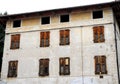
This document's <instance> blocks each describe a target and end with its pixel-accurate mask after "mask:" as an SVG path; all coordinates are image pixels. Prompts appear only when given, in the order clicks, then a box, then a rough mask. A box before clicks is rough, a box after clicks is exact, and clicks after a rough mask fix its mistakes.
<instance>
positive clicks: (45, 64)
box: [39, 59, 49, 76]
mask: <svg viewBox="0 0 120 84" xmlns="http://www.w3.org/2000/svg"><path fill="white" fill-rule="evenodd" d="M48 75H49V59H40V61H39V76H48Z"/></svg>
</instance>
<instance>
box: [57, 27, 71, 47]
mask: <svg viewBox="0 0 120 84" xmlns="http://www.w3.org/2000/svg"><path fill="white" fill-rule="evenodd" d="M67 39H68V40H67ZM62 41H63V42H62ZM59 42H60V43H59V45H61V46H64V45H70V30H69V29H65V30H60V31H59Z"/></svg>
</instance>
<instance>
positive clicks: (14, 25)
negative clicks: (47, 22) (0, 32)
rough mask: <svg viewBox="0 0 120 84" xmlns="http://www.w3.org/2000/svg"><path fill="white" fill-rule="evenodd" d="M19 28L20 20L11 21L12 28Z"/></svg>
mask: <svg viewBox="0 0 120 84" xmlns="http://www.w3.org/2000/svg"><path fill="white" fill-rule="evenodd" d="M20 26H21V20H14V21H13V27H20Z"/></svg>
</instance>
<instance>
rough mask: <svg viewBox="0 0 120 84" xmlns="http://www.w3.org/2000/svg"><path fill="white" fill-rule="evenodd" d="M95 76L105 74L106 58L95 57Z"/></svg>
mask: <svg viewBox="0 0 120 84" xmlns="http://www.w3.org/2000/svg"><path fill="white" fill-rule="evenodd" d="M94 59H95V74H107V68H106V57H105V56H95V57H94Z"/></svg>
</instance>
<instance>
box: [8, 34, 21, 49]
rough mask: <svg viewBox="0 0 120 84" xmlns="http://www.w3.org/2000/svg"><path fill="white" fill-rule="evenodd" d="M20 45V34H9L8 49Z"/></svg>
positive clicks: (16, 47)
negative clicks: (9, 42) (9, 44)
mask: <svg viewBox="0 0 120 84" xmlns="http://www.w3.org/2000/svg"><path fill="white" fill-rule="evenodd" d="M19 45H20V34H16V35H11V47H10V49H18V48H19Z"/></svg>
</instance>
